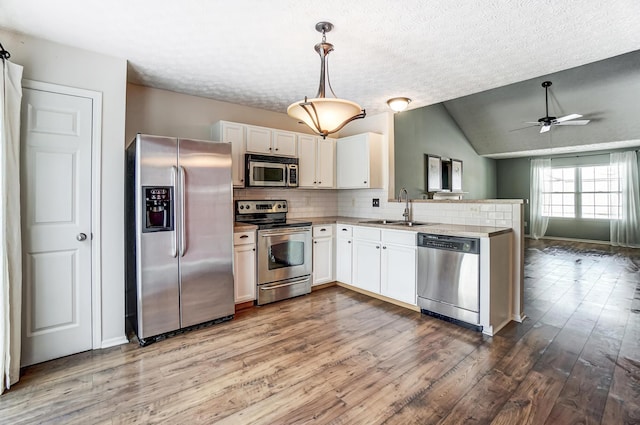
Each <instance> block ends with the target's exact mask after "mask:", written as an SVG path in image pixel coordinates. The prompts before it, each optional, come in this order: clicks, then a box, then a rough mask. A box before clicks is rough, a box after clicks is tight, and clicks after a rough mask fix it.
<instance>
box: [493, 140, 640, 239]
mask: <svg viewBox="0 0 640 425" xmlns="http://www.w3.org/2000/svg"><path fill="white" fill-rule="evenodd" d="M611 152H614V151H600V152H596V153H584V154H578V155H573V156H566V155H557V156H551V157H550V158H551V165H552V166H556V167H558V166H580V165H599V164H608V163H609V154H610V153H611ZM530 159H531V158H512V159H501V160H497V161H496V162H497V181H498V183H497V191H498V198H499V199H512V198H520V199H530V197H531V194H530V172H531V171H530V170H531V168H530ZM639 162H640V159H639ZM639 166H640V164H639ZM638 184H640V182H638ZM524 214H525V217H524V220H525V222H526V223H527V225H526V226H525V233H527V234H528V233H529V226H528V223H529V205H528V204H527V205H525V210H524ZM545 236H555V237H563V238H572V239H586V240H596V241H609V220H585V219H568V218H550V219H549V227H548V228H547V232H546V233H545Z"/></svg>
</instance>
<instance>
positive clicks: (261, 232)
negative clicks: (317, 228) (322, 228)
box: [258, 227, 311, 238]
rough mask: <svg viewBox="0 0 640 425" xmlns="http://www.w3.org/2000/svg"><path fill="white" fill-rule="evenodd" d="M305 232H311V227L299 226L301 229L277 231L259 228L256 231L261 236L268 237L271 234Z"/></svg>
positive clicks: (284, 234) (281, 234)
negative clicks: (259, 229)
mask: <svg viewBox="0 0 640 425" xmlns="http://www.w3.org/2000/svg"><path fill="white" fill-rule="evenodd" d="M307 232H311V227H303V228H301V230H293V229H292V230H277V231H269V230H261V231H259V232H258V233H259V234H260V236H262V237H263V238H269V237H271V236H288V235H295V234H302V233H307Z"/></svg>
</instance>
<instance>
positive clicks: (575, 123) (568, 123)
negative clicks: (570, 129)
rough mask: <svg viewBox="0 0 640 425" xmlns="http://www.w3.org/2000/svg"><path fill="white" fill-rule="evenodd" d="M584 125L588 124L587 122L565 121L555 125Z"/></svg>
mask: <svg viewBox="0 0 640 425" xmlns="http://www.w3.org/2000/svg"><path fill="white" fill-rule="evenodd" d="M586 124H589V120H573V121H565V122H559V123H557V124H556V125H586Z"/></svg>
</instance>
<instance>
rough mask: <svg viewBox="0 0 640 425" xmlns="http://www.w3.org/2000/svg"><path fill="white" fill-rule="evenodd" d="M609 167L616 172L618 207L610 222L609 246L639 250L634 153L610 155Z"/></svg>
mask: <svg viewBox="0 0 640 425" xmlns="http://www.w3.org/2000/svg"><path fill="white" fill-rule="evenodd" d="M610 165H611V167H612V168H614V169H616V170H617V171H618V187H619V189H620V207H619V209H618V212H619V217H618V219H617V220H614V219H612V220H610V230H611V245H615V246H628V247H634V248H640V188H639V186H640V181H639V180H638V158H637V155H636V152H635V151H630V152H616V153H612V154H611V158H610Z"/></svg>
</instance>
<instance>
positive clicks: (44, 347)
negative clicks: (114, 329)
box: [21, 88, 93, 366]
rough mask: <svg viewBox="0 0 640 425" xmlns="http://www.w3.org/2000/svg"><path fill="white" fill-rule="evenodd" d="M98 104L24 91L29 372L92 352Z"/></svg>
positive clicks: (25, 294)
mask: <svg viewBox="0 0 640 425" xmlns="http://www.w3.org/2000/svg"><path fill="white" fill-rule="evenodd" d="M92 102H93V100H92V99H90V98H86V97H79V96H71V95H67V94H60V93H52V92H49V91H43V90H35V89H28V88H25V89H24V90H23V98H22V119H21V121H22V130H21V161H22V164H21V197H22V227H23V233H22V234H23V267H24V274H23V276H24V287H23V321H22V327H23V333H22V365H23V366H26V365H30V364H34V363H40V362H43V361H46V360H50V359H54V358H57V357H62V356H66V355H69V354H73V353H77V352H80V351H85V350H89V349H91V348H92V324H91V317H92V316H91V312H92V308H91V305H92V297H91V287H92V282H91V144H92V124H93V122H92V106H93V105H92Z"/></svg>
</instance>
